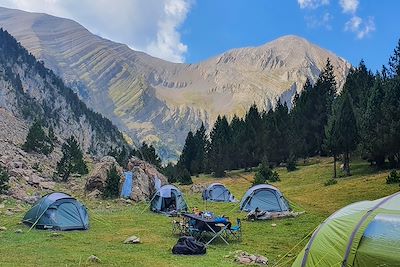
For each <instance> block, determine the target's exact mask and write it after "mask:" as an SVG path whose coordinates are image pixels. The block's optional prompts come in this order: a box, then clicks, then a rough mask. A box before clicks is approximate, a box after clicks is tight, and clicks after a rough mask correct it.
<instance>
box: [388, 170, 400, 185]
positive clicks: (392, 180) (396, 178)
mask: <svg viewBox="0 0 400 267" xmlns="http://www.w3.org/2000/svg"><path fill="white" fill-rule="evenodd" d="M386 183H387V184H396V183H400V175H399V174H398V173H397V171H395V170H393V171H391V172H390V174H389V175H388V177H387V178H386Z"/></svg>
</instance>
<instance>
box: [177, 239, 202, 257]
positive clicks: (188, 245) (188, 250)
mask: <svg viewBox="0 0 400 267" xmlns="http://www.w3.org/2000/svg"><path fill="white" fill-rule="evenodd" d="M172 253H173V254H180V255H203V254H206V246H205V245H204V244H203V243H202V242H199V241H197V240H196V239H195V238H194V237H192V236H182V237H180V238H179V239H178V242H177V243H176V245H175V246H174V247H173V248H172Z"/></svg>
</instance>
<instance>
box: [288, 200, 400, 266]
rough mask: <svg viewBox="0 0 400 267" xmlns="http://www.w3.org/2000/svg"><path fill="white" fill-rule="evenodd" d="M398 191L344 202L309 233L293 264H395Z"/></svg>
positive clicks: (399, 251) (398, 261) (399, 246)
mask: <svg viewBox="0 0 400 267" xmlns="http://www.w3.org/2000/svg"><path fill="white" fill-rule="evenodd" d="M399 229H400V192H398V193H396V194H393V195H390V196H388V197H385V198H381V199H378V200H374V201H361V202H356V203H353V204H351V205H348V206H346V207H344V208H342V209H340V210H339V211H337V212H335V213H334V214H333V215H331V216H330V217H329V218H328V219H326V220H325V221H324V222H323V223H322V224H321V225H320V226H319V227H318V228H317V229H316V230H315V231H314V233H313V235H312V236H311V238H310V241H309V242H308V244H307V245H306V247H305V248H304V249H303V250H302V251H301V252H300V254H299V255H298V256H297V258H296V260H295V262H294V263H293V266H334V265H335V266H343V267H347V266H399V265H400V231H399Z"/></svg>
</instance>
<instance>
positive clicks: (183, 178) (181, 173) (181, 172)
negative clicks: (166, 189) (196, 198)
mask: <svg viewBox="0 0 400 267" xmlns="http://www.w3.org/2000/svg"><path fill="white" fill-rule="evenodd" d="M177 180H178V182H179V183H180V184H181V185H189V184H193V181H192V177H191V176H190V173H189V171H188V170H187V169H186V168H184V167H178V173H177Z"/></svg>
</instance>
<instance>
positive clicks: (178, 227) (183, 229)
mask: <svg viewBox="0 0 400 267" xmlns="http://www.w3.org/2000/svg"><path fill="white" fill-rule="evenodd" d="M188 228H189V226H188V222H187V220H185V219H184V218H182V217H181V218H180V219H179V220H172V234H174V235H186V234H187V233H188Z"/></svg>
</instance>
